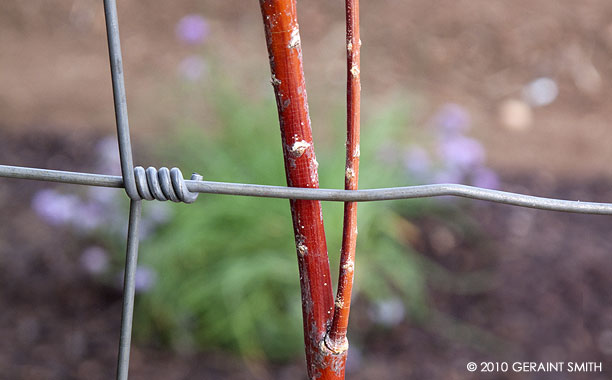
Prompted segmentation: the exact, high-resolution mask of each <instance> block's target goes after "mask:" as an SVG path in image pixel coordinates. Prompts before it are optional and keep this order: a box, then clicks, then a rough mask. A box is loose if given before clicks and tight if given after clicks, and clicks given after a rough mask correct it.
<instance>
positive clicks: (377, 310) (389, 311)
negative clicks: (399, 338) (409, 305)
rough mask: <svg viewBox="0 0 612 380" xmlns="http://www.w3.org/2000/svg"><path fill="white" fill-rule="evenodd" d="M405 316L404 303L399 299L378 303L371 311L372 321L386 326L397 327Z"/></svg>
mask: <svg viewBox="0 0 612 380" xmlns="http://www.w3.org/2000/svg"><path fill="white" fill-rule="evenodd" d="M405 316H406V311H405V310H404V303H403V302H402V301H401V300H400V299H398V298H391V299H387V300H382V301H376V303H375V304H374V307H373V308H372V309H371V310H370V317H371V318H372V320H374V321H375V322H377V323H380V324H381V325H384V326H396V325H398V324H400V323H401V322H402V321H403V320H404V317H405Z"/></svg>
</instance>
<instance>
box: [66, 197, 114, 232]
mask: <svg viewBox="0 0 612 380" xmlns="http://www.w3.org/2000/svg"><path fill="white" fill-rule="evenodd" d="M105 211H106V208H105V207H103V206H102V205H100V204H97V203H95V202H87V203H82V204H81V206H80V207H79V208H78V209H77V210H76V211H75V213H74V218H73V220H72V223H73V224H74V226H75V227H76V228H77V229H80V230H84V231H91V230H94V229H96V228H98V227H99V226H100V225H101V224H103V223H104V221H105V219H107V218H106V212H105Z"/></svg>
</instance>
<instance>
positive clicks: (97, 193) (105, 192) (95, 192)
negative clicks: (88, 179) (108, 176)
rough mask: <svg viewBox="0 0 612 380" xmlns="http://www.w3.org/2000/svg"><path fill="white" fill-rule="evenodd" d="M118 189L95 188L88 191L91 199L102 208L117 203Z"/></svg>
mask: <svg viewBox="0 0 612 380" xmlns="http://www.w3.org/2000/svg"><path fill="white" fill-rule="evenodd" d="M117 194H118V192H117V189H110V188H108V187H98V186H93V187H90V188H89V190H88V195H89V199H91V201H92V202H94V203H97V204H99V205H102V206H105V207H107V206H111V205H114V204H116V203H115V202H117Z"/></svg>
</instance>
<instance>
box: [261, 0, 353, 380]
mask: <svg viewBox="0 0 612 380" xmlns="http://www.w3.org/2000/svg"><path fill="white" fill-rule="evenodd" d="M260 6H261V11H262V15H263V21H264V26H265V31H266V42H267V45H268V54H269V58H270V67H271V71H272V85H273V86H274V92H275V95H276V105H277V108H278V114H279V121H280V129H281V138H282V145H283V155H284V159H285V173H286V176H287V184H288V186H295V187H309V188H317V187H319V178H318V174H317V167H318V163H317V160H316V158H315V153H314V148H313V144H312V132H311V127H310V117H309V115H308V102H307V99H306V86H305V81H304V71H303V67H302V47H301V43H300V33H299V27H298V23H297V10H296V0H260ZM291 215H292V217H293V230H294V233H295V243H296V248H297V256H298V265H299V271H300V284H301V290H302V311H303V322H304V341H305V347H306V361H307V364H308V375H309V378H316V379H320V380H324V379H325V380H337V379H338V380H339V379H343V378H344V365H343V364H344V361H342V363H341V364H342V365H338V360H337V356H336V355H334V354H333V353H332V352H331V351H329V350H328V349H327V347H326V345H325V343H324V340H325V336H326V332H327V328H328V326H329V324H330V323H331V317H332V311H333V291H332V284H331V278H330V270H329V259H328V256H327V245H326V242H325V231H324V229H323V216H322V213H321V202H319V201H307V200H292V201H291Z"/></svg>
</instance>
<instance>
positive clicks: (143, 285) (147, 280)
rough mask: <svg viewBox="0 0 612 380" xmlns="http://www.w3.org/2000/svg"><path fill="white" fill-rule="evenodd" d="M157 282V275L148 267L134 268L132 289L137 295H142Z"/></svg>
mask: <svg viewBox="0 0 612 380" xmlns="http://www.w3.org/2000/svg"><path fill="white" fill-rule="evenodd" d="M156 282H157V273H156V272H155V271H154V270H153V269H152V268H149V267H145V266H139V267H137V268H136V275H135V277H134V288H135V289H136V291H137V292H138V293H144V292H147V291H149V290H151V288H153V286H155V283H156Z"/></svg>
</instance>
